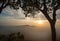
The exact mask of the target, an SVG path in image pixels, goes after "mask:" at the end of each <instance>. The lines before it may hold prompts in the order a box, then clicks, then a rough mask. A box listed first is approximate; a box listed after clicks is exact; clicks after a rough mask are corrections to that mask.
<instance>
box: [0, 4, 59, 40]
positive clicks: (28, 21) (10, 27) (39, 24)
mask: <svg viewBox="0 0 60 41" xmlns="http://www.w3.org/2000/svg"><path fill="white" fill-rule="evenodd" d="M21 4H22V3H21ZM0 5H1V3H0ZM24 13H25V11H24V10H23V9H22V8H21V7H19V9H17V10H15V9H13V8H10V6H7V7H6V8H4V9H3V10H2V12H1V14H0V34H5V35H8V34H10V33H17V32H20V33H21V34H23V35H24V39H25V40H29V41H30V40H31V41H32V40H33V41H34V40H36V41H51V28H50V27H51V26H50V24H49V22H48V20H47V19H46V18H45V16H44V15H43V13H42V12H41V11H38V12H37V11H35V13H36V15H35V16H34V18H33V16H31V14H30V13H29V14H28V15H27V17H25V15H24ZM49 16H50V17H51V18H52V14H49ZM56 18H57V21H56V25H55V27H56V35H57V40H60V9H58V10H57V11H56Z"/></svg>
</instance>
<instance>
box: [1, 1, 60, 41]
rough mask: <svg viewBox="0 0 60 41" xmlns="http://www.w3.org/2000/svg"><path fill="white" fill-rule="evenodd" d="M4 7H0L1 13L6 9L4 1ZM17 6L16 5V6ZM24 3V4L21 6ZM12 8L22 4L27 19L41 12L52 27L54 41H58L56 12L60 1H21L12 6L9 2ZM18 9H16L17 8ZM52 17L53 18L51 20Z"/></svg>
mask: <svg viewBox="0 0 60 41" xmlns="http://www.w3.org/2000/svg"><path fill="white" fill-rule="evenodd" d="M2 2H3V3H2V5H1V7H0V12H1V11H2V9H3V8H4V7H6V6H7V5H5V6H4V7H3V4H4V3H5V2H6V1H4V0H3V1H2ZM15 3H16V4H17V5H14V4H15ZM21 3H23V4H21ZM7 4H9V5H10V6H11V5H12V7H13V8H14V6H15V7H16V6H18V4H20V7H21V8H22V9H23V10H24V11H25V13H24V14H25V16H26V17H27V14H29V13H31V14H32V16H34V15H35V14H36V13H34V12H35V11H37V12H38V11H39V10H40V11H41V12H42V13H43V15H44V16H45V17H46V18H47V20H48V22H49V23H50V26H51V32H52V41H56V29H55V24H56V20H57V19H56V11H57V10H58V9H59V6H60V5H59V4H60V0H20V1H19V3H18V1H17V2H14V3H13V4H10V3H9V1H8V2H7ZM15 9H16V8H15ZM49 14H52V16H49ZM51 17H52V18H51Z"/></svg>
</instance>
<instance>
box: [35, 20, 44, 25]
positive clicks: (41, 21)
mask: <svg viewBox="0 0 60 41" xmlns="http://www.w3.org/2000/svg"><path fill="white" fill-rule="evenodd" d="M36 23H38V24H44V21H43V20H37V21H36Z"/></svg>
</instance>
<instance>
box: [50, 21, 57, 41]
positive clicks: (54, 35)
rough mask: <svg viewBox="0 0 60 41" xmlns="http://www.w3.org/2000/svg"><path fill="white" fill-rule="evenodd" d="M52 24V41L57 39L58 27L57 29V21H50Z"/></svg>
mask: <svg viewBox="0 0 60 41" xmlns="http://www.w3.org/2000/svg"><path fill="white" fill-rule="evenodd" d="M50 26H51V33H52V41H56V29H55V23H54V22H53V21H52V22H51V23H50Z"/></svg>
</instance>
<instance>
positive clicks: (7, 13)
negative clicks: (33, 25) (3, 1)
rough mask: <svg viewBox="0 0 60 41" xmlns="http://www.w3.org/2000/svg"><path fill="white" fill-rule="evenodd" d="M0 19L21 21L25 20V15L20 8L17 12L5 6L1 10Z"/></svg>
mask: <svg viewBox="0 0 60 41" xmlns="http://www.w3.org/2000/svg"><path fill="white" fill-rule="evenodd" d="M0 17H6V18H7V17H10V18H16V19H22V18H25V15H24V11H23V10H22V8H19V9H18V10H14V9H12V8H10V7H9V6H7V7H6V8H5V9H3V11H2V13H1V14H0Z"/></svg>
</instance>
